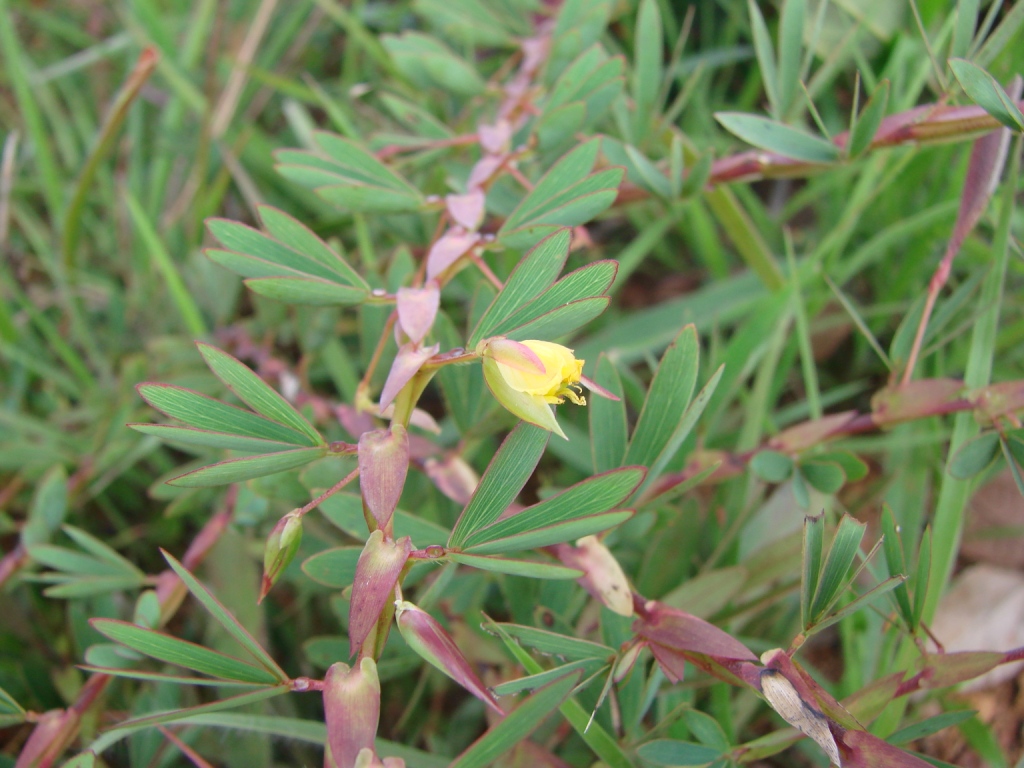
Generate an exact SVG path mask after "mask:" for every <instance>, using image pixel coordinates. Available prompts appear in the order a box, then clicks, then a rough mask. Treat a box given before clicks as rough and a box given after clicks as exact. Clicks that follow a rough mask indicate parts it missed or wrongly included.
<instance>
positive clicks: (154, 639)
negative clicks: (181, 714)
mask: <svg viewBox="0 0 1024 768" xmlns="http://www.w3.org/2000/svg"><path fill="white" fill-rule="evenodd" d="M90 623H91V624H92V626H93V628H94V629H95V630H96V631H97V632H99V633H100V634H102V635H104V636H106V637H109V638H110V639H111V640H114V641H115V642H118V643H121V644H122V645H126V646H128V647H129V648H131V649H132V650H135V651H138V652H139V653H141V654H143V655H145V656H149V657H151V658H154V659H157V660H159V661H164V662H167V663H168V664H176V665H177V666H179V667H185V668H187V669H191V670H194V671H196V672H200V673H202V674H204V675H210V676H211V677H217V678H222V679H224V680H237V681H239V682H243V683H257V684H262V685H274V684H275V683H277V682H279V681H278V679H277V677H276V676H275V675H273V674H271V673H270V672H268V671H267V670H265V669H262V668H260V667H256V666H253V665H252V664H249V663H248V662H245V661H240V660H239V659H236V658H234V657H232V656H227V655H225V654H223V653H219V652H217V651H213V650H210V649H209V648H204V647H203V646H201V645H196V644H195V643H189V642H186V641H185V640H179V639H178V638H176V637H171V636H170V635H165V634H162V633H160V632H154V631H153V630H151V629H143V628H142V627H137V626H135V625H134V624H129V623H128V622H125V621H116V620H114V619H92V620H91V622H90Z"/></svg>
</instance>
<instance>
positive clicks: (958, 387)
mask: <svg viewBox="0 0 1024 768" xmlns="http://www.w3.org/2000/svg"><path fill="white" fill-rule="evenodd" d="M963 388H964V384H963V382H962V381H957V380H956V379H920V380H917V381H908V382H906V383H905V384H901V385H899V386H897V387H888V388H886V389H883V390H880V391H879V392H877V393H876V394H875V395H874V396H873V397H872V398H871V419H872V421H874V422H875V424H876V425H878V426H880V427H888V426H890V425H892V424H897V423H899V422H901V421H912V420H914V419H920V418H924V417H926V416H933V415H936V414H941V413H942V412H943V410H942V409H943V407H944V406H945V405H947V404H948V403H950V402H952V401H954V400H956V398H957V397H959V396H960V394H961V392H962V391H963Z"/></svg>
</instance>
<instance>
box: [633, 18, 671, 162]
mask: <svg viewBox="0 0 1024 768" xmlns="http://www.w3.org/2000/svg"><path fill="white" fill-rule="evenodd" d="M663 48H664V32H663V31H662V25H661V12H660V11H659V9H658V4H657V2H655V0H641V1H640V7H639V10H638V11H637V17H636V34H635V36H634V40H633V82H632V87H633V126H634V127H633V138H634V140H635V141H637V142H642V141H643V140H644V138H645V137H646V136H647V132H648V130H649V129H650V125H651V118H652V116H655V115H657V113H658V112H659V111H660V110H659V107H660V105H659V104H658V103H657V102H658V93H659V92H660V90H661V77H662V72H661V69H662V58H663V57H664V51H663Z"/></svg>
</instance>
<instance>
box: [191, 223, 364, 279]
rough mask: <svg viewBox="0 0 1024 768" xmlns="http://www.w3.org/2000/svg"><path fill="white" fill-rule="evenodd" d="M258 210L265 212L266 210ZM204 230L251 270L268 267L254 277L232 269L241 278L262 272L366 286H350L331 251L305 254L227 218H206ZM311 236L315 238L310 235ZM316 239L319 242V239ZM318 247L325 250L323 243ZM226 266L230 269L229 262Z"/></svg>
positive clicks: (346, 273)
mask: <svg viewBox="0 0 1024 768" xmlns="http://www.w3.org/2000/svg"><path fill="white" fill-rule="evenodd" d="M261 210H262V211H264V212H265V211H266V210H267V209H261ZM281 216H284V214H281ZM269 220H272V221H275V222H277V221H278V220H277V219H275V218H274V217H273V216H270V218H269ZM278 223H280V222H278ZM299 226H301V225H299ZM206 228H207V229H208V230H210V234H212V235H213V236H214V237H216V238H217V239H218V240H219V241H220V243H221V245H223V246H224V247H225V248H227V249H228V250H229V251H231V252H233V253H235V254H237V255H239V256H241V257H242V258H243V259H245V260H246V261H247V262H250V263H251V264H252V265H253V266H252V267H251V268H250V269H257V267H256V265H258V264H264V265H269V266H268V267H265V268H264V269H262V270H259V271H258V272H257V273H256V274H248V273H247V271H246V270H233V271H237V272H239V274H241V275H242V276H243V277H263V276H265V275H264V274H263V273H264V272H267V273H269V274H271V275H290V274H294V275H304V276H307V277H315V278H319V279H321V280H328V281H331V282H333V283H343V282H344V283H346V284H349V285H355V286H360V285H361V286H362V287H364V288H365V283H362V282H361V281H360V282H355V283H353V282H352V280H351V279H349V276H348V271H346V270H345V269H344V267H341V268H340V269H339V267H338V265H337V264H336V263H335V262H337V261H340V259H337V258H335V259H333V260H332V259H331V256H333V255H334V254H333V251H330V249H327V251H328V253H329V254H330V256H324V255H323V254H322V253H320V252H316V253H315V255H307V254H305V253H301V252H300V251H298V250H296V249H295V248H293V247H292V246H291V245H290V244H288V243H286V242H283V241H281V240H279V239H275V238H273V237H270V236H268V235H265V234H263V233H262V232H260V231H259V230H258V229H254V228H253V227H249V226H246V225H245V224H240V223H239V222H237V221H229V220H227V219H209V220H207V222H206ZM310 235H311V236H312V237H314V238H316V236H315V235H313V234H312V233H310ZM317 240H318V242H320V241H319V239H318V238H317ZM320 245H321V246H323V247H324V248H327V246H326V245H324V244H323V243H322V242H320ZM211 255H212V253H211ZM215 260H216V259H215ZM225 266H227V267H228V268H229V269H233V267H232V265H231V264H230V263H227V264H225ZM346 266H347V265H346Z"/></svg>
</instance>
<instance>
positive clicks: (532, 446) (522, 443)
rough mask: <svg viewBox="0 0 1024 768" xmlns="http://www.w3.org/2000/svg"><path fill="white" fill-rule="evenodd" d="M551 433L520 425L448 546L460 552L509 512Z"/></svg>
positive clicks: (490, 468) (491, 466)
mask: <svg viewBox="0 0 1024 768" xmlns="http://www.w3.org/2000/svg"><path fill="white" fill-rule="evenodd" d="M548 435H549V433H548V431H547V430H545V429H541V428H540V427H535V426H533V425H532V424H519V425H518V426H517V427H516V428H515V429H514V430H512V432H511V433H510V434H509V436H508V437H506V438H505V441H504V442H503V443H502V444H501V447H500V448H498V452H497V453H495V454H494V458H493V459H491V463H490V464H489V465H488V467H487V471H485V472H484V475H483V477H481V478H480V484H479V485H477V487H476V491H475V492H474V493H473V498H471V499H470V500H469V503H468V504H467V505H466V508H465V509H464V510H463V511H462V514H461V515H459V519H458V520H457V521H456V523H455V528H454V530H452V535H451V537H450V538H449V540H448V546H449V547H450V548H453V549H458V548H460V547H461V546H462V545H463V544H464V543H465V541H466V540H467V539H468V538H469V537H470V536H472V535H473V534H474V533H475V532H476V531H478V530H480V529H481V528H483V527H484V526H486V525H490V524H491V523H493V522H494V521H495V520H497V519H498V517H499V516H500V515H501V514H502V513H503V512H504V511H505V510H506V509H508V507H509V505H510V504H511V503H512V502H513V501H515V498H516V496H518V495H519V492H520V491H521V490H522V489H523V486H524V485H526V481H527V480H529V479H530V475H532V474H533V470H534V468H535V467H536V466H537V462H538V461H540V457H541V454H543V453H544V447H545V446H546V445H547V444H548Z"/></svg>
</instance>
